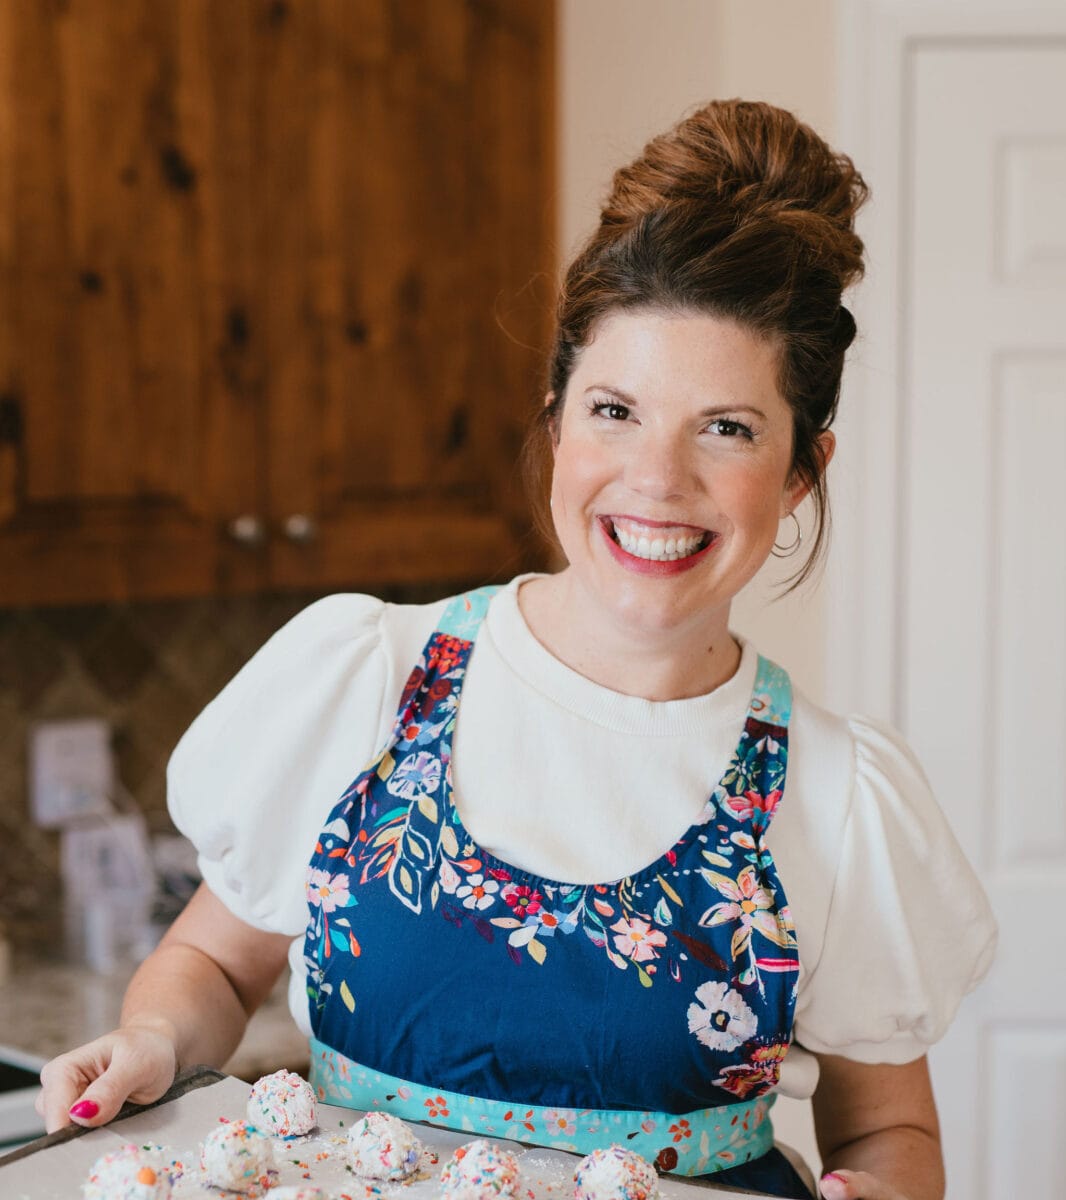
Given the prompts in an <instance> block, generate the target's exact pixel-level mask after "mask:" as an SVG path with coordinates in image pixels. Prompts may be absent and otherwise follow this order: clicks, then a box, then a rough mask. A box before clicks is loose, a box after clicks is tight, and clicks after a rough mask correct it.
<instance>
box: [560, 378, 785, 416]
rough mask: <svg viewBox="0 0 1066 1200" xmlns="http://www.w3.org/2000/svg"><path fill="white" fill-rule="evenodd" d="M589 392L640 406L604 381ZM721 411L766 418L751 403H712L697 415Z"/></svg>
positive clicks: (587, 389) (596, 384) (632, 398)
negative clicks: (602, 393) (600, 393)
mask: <svg viewBox="0 0 1066 1200" xmlns="http://www.w3.org/2000/svg"><path fill="white" fill-rule="evenodd" d="M589 392H606V393H607V394H608V395H609V396H617V397H618V399H619V400H621V401H622V403H623V404H628V405H630V406H631V407H633V408H639V407H640V401H639V400H637V398H636V397H635V396H631V395H630V394H629V393H628V392H625V391H623V390H622V389H621V388H618V387H611V386H609V385H607V384H605V383H593V384H590V385H589V386H588V387H587V388H585V393H584V394H585V395H586V396H587V395H588V394H589ZM722 413H751V414H752V415H753V416H756V417H762V419H763V420H764V421H765V420H766V413H764V412H763V410H762V409H761V408H756V407H755V406H754V405H753V404H714V405H712V406H711V407H710V408H703V409H700V412H699V416H701V417H717V416H720V415H721V414H722Z"/></svg>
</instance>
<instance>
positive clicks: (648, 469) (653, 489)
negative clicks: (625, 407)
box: [626, 435, 694, 500]
mask: <svg viewBox="0 0 1066 1200" xmlns="http://www.w3.org/2000/svg"><path fill="white" fill-rule="evenodd" d="M690 454H691V451H690V449H689V448H688V447H687V446H686V445H685V444H684V441H683V439H680V438H675V437H670V436H666V435H663V436H656V437H646V438H642V439H641V441H640V444H639V445H636V446H634V447H633V454H632V457H631V458H630V460H629V462H628V463H627V465H626V484H627V485H628V486H629V487H630V488H631V489H632V490H633V491H634V492H637V493H639V494H640V495H642V496H646V497H648V498H649V499H652V500H674V499H678V498H679V497H682V496H685V495H688V494H690V493H691V491H692V487H693V479H694V471H693V466H692V463H691V461H690Z"/></svg>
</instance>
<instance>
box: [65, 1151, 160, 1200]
mask: <svg viewBox="0 0 1066 1200" xmlns="http://www.w3.org/2000/svg"><path fill="white" fill-rule="evenodd" d="M173 1180H174V1164H173V1163H172V1162H171V1161H170V1158H169V1155H168V1154H167V1152H166V1151H165V1150H164V1149H163V1147H162V1146H156V1145H154V1144H146V1145H142V1146H136V1145H134V1144H133V1143H132V1142H130V1143H128V1144H127V1145H125V1146H120V1147H119V1148H118V1149H117V1150H112V1151H111V1152H110V1153H109V1154H103V1155H101V1156H100V1157H99V1158H98V1159H97V1160H96V1162H94V1163H93V1165H92V1166H91V1167H90V1168H89V1177H88V1178H87V1179H86V1181H85V1182H84V1183H83V1184H82V1186H81V1194H82V1196H83V1197H84V1200H170V1196H171V1193H172V1191H173Z"/></svg>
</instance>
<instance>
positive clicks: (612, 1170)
mask: <svg viewBox="0 0 1066 1200" xmlns="http://www.w3.org/2000/svg"><path fill="white" fill-rule="evenodd" d="M658 1196H659V1176H658V1175H656V1173H655V1168H654V1167H653V1166H652V1165H651V1163H650V1162H648V1160H647V1159H646V1158H643V1157H641V1155H639V1154H637V1153H636V1151H635V1150H627V1149H626V1148H625V1146H608V1147H607V1148H606V1149H602V1150H593V1152H592V1153H591V1154H589V1155H586V1156H585V1157H584V1158H583V1159H582V1160H581V1161H580V1162H579V1163H578V1164H577V1170H576V1171H574V1197H575V1200H658Z"/></svg>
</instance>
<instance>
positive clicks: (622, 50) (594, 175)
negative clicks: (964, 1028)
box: [558, 0, 861, 1170]
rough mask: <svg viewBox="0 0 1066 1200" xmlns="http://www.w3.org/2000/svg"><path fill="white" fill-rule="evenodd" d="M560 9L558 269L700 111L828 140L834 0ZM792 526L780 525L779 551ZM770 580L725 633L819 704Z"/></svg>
mask: <svg viewBox="0 0 1066 1200" xmlns="http://www.w3.org/2000/svg"><path fill="white" fill-rule="evenodd" d="M558 3H559V56H560V57H559V155H560V161H559V187H560V190H559V231H560V260H561V261H564V260H565V259H566V257H568V256H569V254H571V253H572V252H573V251H574V250H575V249H576V247H577V245H578V243H579V242H580V240H581V239H582V238H583V237H584V236H585V235H586V234H587V233H588V232H589V231H590V230H591V229H592V228H593V226H594V224H595V221H596V217H597V213H598V205H599V202H600V199H601V198H602V196H603V195H604V193H605V191H606V189H607V187H608V185H609V183H610V179H611V175H612V173H613V171H614V170H615V169H616V168H617V167H619V166H621V165H622V164H623V163H625V162H626V161H628V160H629V159H630V158H632V157H633V156H634V155H635V154H637V153H638V152H639V151H640V149H641V147H642V146H643V145H644V143H645V142H646V141H647V140H648V139H649V138H650V137H652V136H654V135H655V134H656V133H659V132H660V131H662V130H664V129H666V128H668V127H669V126H670V125H672V124H673V123H674V122H675V121H677V120H678V119H679V118H680V117H681V116H682V115H683V114H684V113H685V112H686V111H687V110H688V109H691V108H693V107H695V106H697V105H698V104H700V103H702V102H704V101H706V100H710V99H713V98H715V97H731V96H743V97H745V98H749V99H759V100H768V101H770V102H771V103H774V104H779V105H781V106H782V107H784V108H788V109H790V110H792V111H793V112H795V113H796V114H797V115H798V116H800V117H801V118H802V119H803V120H805V121H807V122H809V123H810V124H811V125H813V126H814V128H815V129H817V130H818V131H819V132H820V133H822V134H823V135H824V136H825V137H827V138H828V139H829V140H830V142H832V141H833V137H834V131H835V128H836V124H837V123H836V119H835V117H836V112H835V109H836V70H837V68H836V25H837V17H836V11H835V4H834V0H806V2H805V3H804V4H794V3H788V2H787V0H658V2H654V0H558ZM841 148H842V149H846V147H841ZM860 166H861V164H860ZM843 453H845V454H846V453H847V447H846V446H844V447H843ZM791 528H792V525H791V522H786V524H785V525H784V526H782V535H783V538H784V539H785V540H790V533H791ZM788 561H789V560H787V559H786V560H784V562H785V563H788ZM775 568H776V574H775ZM781 578H783V575H782V573H781V566H780V564H778V563H776V562H772V563H771V564H770V568H769V569H768V570H766V571H764V573H763V575H762V576H760V578H758V579H756V580H755V581H754V582H753V583H752V585H750V587H749V588H747V589H746V590H745V593H744V594H743V595H742V596H741V597H740V598H739V599H738V601H737V604H736V606H735V608H734V620H733V626H734V628H735V629H737V630H738V631H739V632H741V633H743V634H745V635H746V636H748V637H750V638H751V639H752V640H753V641H754V642H755V643H756V644H757V645H758V646H759V648H760V649H761V650H762V651H763V653H765V654H767V655H769V656H770V657H771V658H774V659H776V660H777V661H779V662H781V663H782V664H783V665H784V666H786V667H787V668H788V670H789V672H790V673H791V675H792V677H793V679H794V680H795V681H796V683H797V684H798V685H799V686H800V687H802V688H803V689H804V691H805V692H806V693H807V694H808V695H810V696H811V697H812V698H814V699H816V700H817V699H820V698H821V697H822V695H823V691H824V685H825V646H826V627H825V626H826V605H825V600H824V596H823V593H822V590H821V588H820V586H819V585H818V584H817V582H814V583H808V584H806V585H805V586H804V587H803V589H801V590H800V591H799V592H798V593H794V594H793V595H791V596H789V597H787V598H786V599H784V600H779V601H777V602H775V603H772V604H770V603H768V597H769V595H770V590H771V589H770V585H771V584H772V582H773V581H774V580H775V579H781ZM774 1121H775V1126H776V1127H777V1131H778V1136H779V1137H780V1138H781V1139H782V1140H784V1141H786V1142H789V1143H790V1144H792V1145H793V1146H795V1147H796V1148H797V1149H799V1150H800V1151H801V1153H803V1155H804V1157H805V1158H806V1159H807V1161H808V1162H809V1163H810V1164H811V1165H812V1167H813V1168H814V1169H816V1170H817V1165H818V1156H817V1150H816V1148H815V1144H814V1134H813V1125H812V1122H811V1118H810V1111H809V1105H800V1104H797V1103H795V1102H790V1101H781V1102H780V1103H779V1104H778V1106H777V1108H776V1109H775V1117H774Z"/></svg>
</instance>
